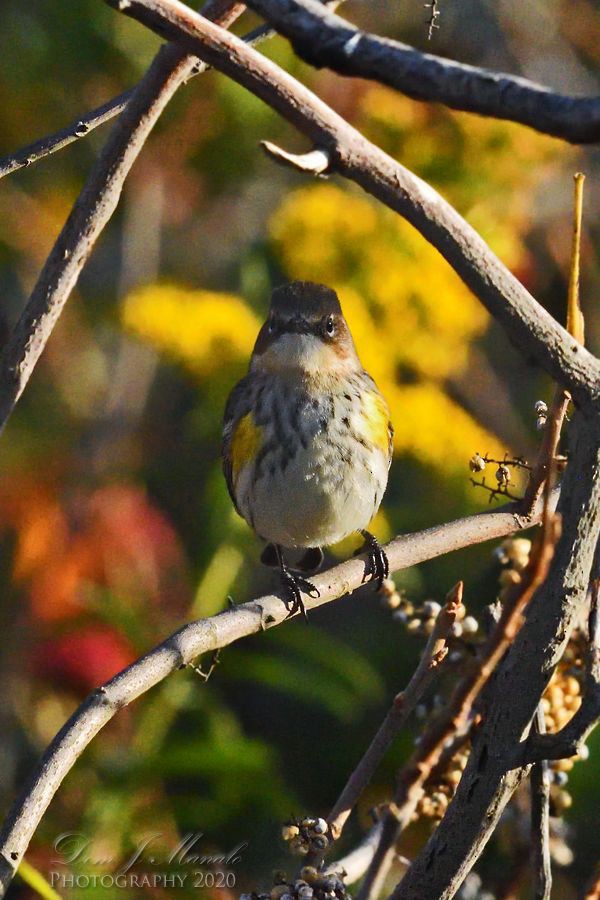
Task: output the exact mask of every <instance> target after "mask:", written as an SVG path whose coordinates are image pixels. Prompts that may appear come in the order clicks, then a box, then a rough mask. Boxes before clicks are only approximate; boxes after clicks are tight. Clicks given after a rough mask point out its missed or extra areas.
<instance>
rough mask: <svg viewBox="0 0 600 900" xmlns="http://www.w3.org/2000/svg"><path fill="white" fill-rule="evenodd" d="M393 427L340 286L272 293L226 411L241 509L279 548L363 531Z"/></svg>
mask: <svg viewBox="0 0 600 900" xmlns="http://www.w3.org/2000/svg"><path fill="white" fill-rule="evenodd" d="M392 434H393V432H392V426H391V424H390V420H389V412H388V408H387V404H386V402H385V400H384V399H383V397H382V395H381V393H380V392H379V390H378V388H377V386H376V384H375V382H374V381H373V379H372V378H371V377H370V375H368V374H367V373H366V372H365V371H364V370H363V368H362V365H361V363H360V361H359V359H358V356H357V354H356V350H355V348H354V344H353V342H352V338H351V336H350V332H349V331H348V328H347V325H346V323H345V321H344V319H343V315H342V312H341V309H340V306H339V301H338V299H337V296H336V295H335V293H334V292H333V291H331V290H329V289H328V288H325V287H324V286H322V285H314V284H311V283H310V282H294V283H292V284H290V285H286V286H284V287H283V288H279V289H277V290H276V291H274V292H273V297H272V301H271V311H270V315H269V319H268V320H267V322H266V323H265V325H264V326H263V328H262V329H261V332H260V334H259V336H258V339H257V342H256V346H255V349H254V352H253V355H252V360H251V364H250V369H249V372H248V374H247V375H246V377H245V378H243V379H242V380H241V381H240V382H239V384H238V385H236V387H235V388H234V390H233V391H232V393H231V395H230V397H229V401H228V403H227V407H226V410H225V419H224V427H223V468H224V473H225V478H226V480H227V485H228V488H229V492H230V494H231V497H232V499H233V502H234V504H235V506H236V509H237V510H238V512H239V513H240V515H242V516H243V517H244V518H245V519H246V521H247V522H248V524H249V525H250V526H251V527H252V528H253V529H254V530H255V531H256V533H257V534H258V535H259V536H260V537H261V538H263V539H264V540H266V541H270V542H272V543H273V544H275V545H278V546H279V547H283V548H313V547H324V546H327V545H330V544H333V543H336V542H337V541H339V540H341V539H342V538H344V537H346V536H347V535H348V534H350V533H352V532H354V531H364V529H366V527H367V525H368V524H369V522H370V521H371V519H372V518H373V516H374V515H375V513H376V512H377V509H378V508H379V504H380V502H381V498H382V496H383V492H384V490H385V487H386V484H387V477H388V468H389V464H390V461H391V453H392Z"/></svg>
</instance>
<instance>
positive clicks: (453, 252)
mask: <svg viewBox="0 0 600 900" xmlns="http://www.w3.org/2000/svg"><path fill="white" fill-rule="evenodd" d="M105 2H106V3H108V5H109V6H113V7H115V8H117V9H121V10H122V12H124V13H125V14H126V15H128V16H131V17H132V18H134V19H138V20H139V21H140V22H142V23H143V24H144V25H146V26H147V27H149V28H151V29H152V30H153V31H156V32H157V34H160V35H162V36H163V37H167V38H169V39H171V40H179V41H180V42H181V45H182V46H185V47H186V48H187V49H188V50H189V52H191V53H195V54H197V55H198V56H199V57H200V58H202V59H204V60H205V62H208V63H210V65H212V66H213V67H214V68H215V69H218V70H219V71H221V72H224V73H225V74H226V75H229V76H230V77H231V78H233V80H234V81H237V82H238V83H239V84H241V85H243V86H244V87H246V88H247V89H248V90H249V91H251V92H252V93H253V94H256V96H257V97H260V98H261V99H262V100H264V101H265V102H266V103H267V104H268V105H269V106H271V107H272V108H273V109H274V110H276V111H277V112H279V113H280V114H281V115H282V116H283V117H284V118H286V119H287V120H288V121H290V122H291V123H292V124H293V125H295V126H296V127H297V128H298V129H299V130H300V131H301V132H303V133H304V134H305V135H306V136H307V137H308V138H309V139H310V140H311V141H312V142H313V144H314V145H315V146H316V147H318V148H320V149H322V150H326V151H329V153H330V156H331V167H330V168H331V170H332V171H335V172H338V173H340V174H342V175H344V176H345V177H346V178H349V179H350V180H352V181H355V182H356V183H357V184H359V185H360V186H361V187H362V188H364V190H366V191H367V192H368V193H371V194H372V195H373V196H375V197H376V198H377V199H378V200H380V201H381V202H382V203H384V204H385V205H386V206H389V207H390V208H391V209H393V210H395V211H396V212H398V213H400V215H402V216H404V217H405V218H406V219H407V220H408V221H409V222H411V224H412V225H414V226H415V228H417V230H418V231H420V232H421V234H422V235H423V236H424V237H425V238H426V239H427V240H428V241H430V242H431V243H432V244H433V246H435V247H436V248H437V250H438V251H439V252H440V253H441V254H442V256H444V258H445V259H446V260H447V261H448V262H449V263H450V265H451V266H452V267H453V268H454V269H455V271H456V272H457V274H458V275H459V276H460V277H461V278H462V279H463V281H464V282H465V284H467V286H468V287H469V288H470V289H471V290H472V291H473V293H474V294H475V295H476V296H477V297H478V298H479V299H480V301H481V302H482V303H483V305H484V306H485V307H486V308H487V309H488V311H489V312H490V313H491V314H492V315H493V316H495V318H496V319H498V321H499V322H500V323H501V325H502V326H503V327H504V328H505V330H506V332H507V333H508V334H509V335H510V337H511V340H512V341H513V342H514V343H515V344H516V345H517V346H518V347H519V348H520V349H521V350H522V351H523V352H524V353H525V354H526V355H528V356H531V357H533V358H535V359H536V361H537V362H538V364H539V365H540V366H542V367H543V368H544V369H545V370H546V371H547V372H548V374H550V375H551V377H553V378H554V379H555V380H556V381H558V382H559V383H561V384H563V385H564V387H565V388H567V389H568V390H570V391H571V393H572V394H573V397H574V399H575V400H577V401H578V402H580V403H583V404H586V403H589V402H590V400H591V399H594V398H596V397H598V396H600V362H599V361H598V360H597V359H595V358H594V357H593V356H592V355H591V354H590V353H588V352H587V351H586V350H585V349H583V348H581V347H579V346H577V347H573V339H572V338H571V337H570V336H569V334H568V333H567V332H566V331H565V329H564V328H562V327H561V326H560V325H559V324H558V322H556V321H555V320H554V319H553V318H552V316H550V314H549V313H548V312H547V311H546V310H545V309H543V307H541V306H540V305H539V304H538V303H537V302H536V301H535V300H534V299H533V297H532V296H531V295H530V294H529V293H528V291H527V290H526V289H525V288H524V287H523V285H522V284H521V283H520V282H519V281H518V279H516V278H515V277H514V276H513V275H512V274H511V273H510V272H509V271H508V269H506V267H505V266H504V265H503V264H502V263H501V262H500V260H499V259H498V257H497V256H495V254H494V253H492V251H491V250H490V248H489V247H488V246H487V244H486V243H485V241H483V240H482V238H481V237H480V236H479V235H478V234H477V232H476V231H475V230H474V229H473V228H472V227H471V226H470V225H469V224H468V223H467V222H466V221H465V220H464V219H463V218H462V217H461V216H460V215H459V214H458V213H457V212H456V210H454V209H453V207H452V206H450V204H449V203H447V202H446V201H445V200H444V199H443V198H442V197H441V196H440V195H439V194H438V193H437V192H436V191H434V190H433V188H432V187H431V186H430V185H428V184H426V183H425V182H424V181H422V180H421V179H420V178H417V177H416V176H415V175H413V174H412V173H411V172H409V171H408V170H407V169H405V168H404V167H403V166H401V165H400V164H399V163H397V162H396V161H395V160H393V159H392V158H391V157H390V156H388V155H387V154H386V153H384V152H383V151H382V150H381V149H379V148H378V147H376V146H375V145H374V144H371V143H370V142H369V141H367V140H366V138H364V137H363V136H362V135H361V134H360V133H359V132H358V131H356V129H354V128H352V126H350V125H349V124H348V123H347V122H346V121H345V119H343V118H342V117H341V116H339V115H338V114H337V113H335V112H333V110H332V109H330V108H329V107H328V106H327V105H326V104H325V103H323V101H321V100H319V99H318V98H317V97H316V96H315V95H314V94H313V93H312V92H311V91H309V90H308V89H307V88H306V87H304V85H302V84H300V82H298V81H297V80H296V79H294V78H292V76H291V75H289V74H288V73H287V72H285V71H283V70H282V69H281V68H279V67H278V66H277V65H275V63H273V62H272V61H271V60H268V59H266V58H265V57H263V56H261V55H260V54H259V53H257V52H256V51H254V50H252V48H250V47H247V46H246V45H245V44H244V43H243V41H241V40H240V39H239V38H236V37H235V35H232V34H230V33H229V32H227V31H224V30H223V29H222V28H219V27H218V26H215V25H214V24H212V23H211V22H208V21H207V20H206V19H204V18H203V17H202V16H199V15H197V14H196V13H194V12H193V11H192V10H190V9H189V8H188V7H186V6H184V5H183V4H182V3H179V2H178V0H127V3H126V4H120V3H119V0H105ZM319 8H320V7H319Z"/></svg>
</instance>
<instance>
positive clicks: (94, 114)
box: [0, 0, 343, 178]
mask: <svg viewBox="0 0 600 900" xmlns="http://www.w3.org/2000/svg"><path fill="white" fill-rule="evenodd" d="M322 2H323V3H324V5H325V6H328V7H330V8H331V9H336V8H337V7H338V6H339V5H340V4H341V3H343V0H322ZM214 18H215V19H216V16H215V17H214ZM223 24H224V23H223ZM276 33H277V32H276V31H275V29H274V28H272V27H271V26H270V25H259V26H258V27H257V28H253V29H252V31H249V32H248V34H245V35H244V38H243V39H244V41H246V43H247V44H250V46H252V47H255V46H256V45H257V44H259V43H261V42H262V41H264V40H267V39H268V38H271V37H273V35H275V34H276ZM207 68H209V67H206V66H198V67H192V69H191V71H190V73H189V75H188V77H187V78H186V81H187V80H188V79H191V78H193V77H194V76H195V75H200V74H202V73H203V72H205V71H206V70H207ZM134 92H135V87H133V88H129V90H127V91H123V93H122V94H119V95H118V96H116V97H113V98H112V99H111V100H107V101H106V103H103V104H102V105H101V106H97V107H96V108H95V109H92V110H90V111H89V112H86V113H84V114H83V115H82V116H80V117H79V118H78V119H76V120H75V121H74V122H71V123H70V124H69V125H66V126H65V127H64V128H61V129H60V130H59V131H56V132H54V134H49V135H46V137H43V138H40V139H39V140H37V141H34V142H33V143H31V144H27V146H25V147H21V148H20V149H19V150H17V151H16V152H15V153H11V154H9V155H8V156H4V157H2V158H0V178H4V176H5V175H11V174H12V173H13V172H17V171H18V170H19V169H24V168H27V167H28V166H31V165H33V163H36V162H38V161H39V160H40V159H44V158H45V157H46V156H50V155H51V154H52V153H56V152H57V151H58V150H62V149H63V148H64V147H68V146H69V144H72V143H73V142H74V141H78V140H80V139H81V138H83V137H87V135H88V134H90V133H91V132H92V131H94V129H96V128H98V126H99V125H104V123H105V122H109V121H110V120H111V119H114V118H115V117H116V116H118V115H119V114H120V113H122V112H123V110H124V109H125V107H126V106H127V104H128V103H129V101H130V100H131V98H132V97H133V94H134Z"/></svg>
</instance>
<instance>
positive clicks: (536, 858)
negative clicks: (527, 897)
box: [529, 704, 552, 900]
mask: <svg viewBox="0 0 600 900" xmlns="http://www.w3.org/2000/svg"><path fill="white" fill-rule="evenodd" d="M533 730H534V732H536V733H537V734H544V733H545V731H546V725H545V721H544V711H543V709H542V706H541V704H540V705H539V706H538V708H537V712H536V715H535V718H534V720H533ZM529 780H530V794H531V851H532V852H531V867H532V874H533V889H534V897H535V898H536V900H550V892H551V890H552V865H551V859H550V769H549V766H548V761H547V760H545V759H543V760H541V761H540V762H539V763H536V764H535V765H534V766H532V768H531V772H530V775H529Z"/></svg>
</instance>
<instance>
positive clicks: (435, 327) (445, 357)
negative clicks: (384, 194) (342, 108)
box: [270, 184, 505, 483]
mask: <svg viewBox="0 0 600 900" xmlns="http://www.w3.org/2000/svg"><path fill="white" fill-rule="evenodd" d="M315 223H318V225H315ZM270 231H271V235H272V238H273V242H274V244H275V247H276V250H277V252H278V255H279V257H280V258H281V260H282V263H283V266H284V268H285V270H286V272H287V273H288V274H289V275H290V277H291V278H305V279H309V280H314V281H324V282H327V283H329V284H330V285H332V286H333V287H334V288H336V290H337V291H338V293H339V295H340V299H341V302H342V306H343V309H344V313H345V315H346V318H347V320H348V324H349V325H350V329H351V331H352V334H353V336H354V339H355V342H356V345H357V348H358V351H359V354H360V357H361V360H362V362H363V365H364V366H365V368H366V369H367V370H368V371H369V372H370V373H371V374H372V375H373V377H374V378H375V380H376V381H377V383H378V384H379V386H380V388H381V390H382V391H383V393H384V395H385V396H386V398H387V400H388V403H389V404H390V409H391V413H392V421H393V423H394V427H395V438H394V443H395V449H396V452H397V453H402V452H408V453H411V454H412V455H414V456H415V457H416V458H417V459H419V460H420V461H422V462H423V463H425V464H427V465H433V466H443V467H444V468H446V469H447V468H448V466H450V467H452V468H464V467H465V465H466V460H467V459H468V458H469V456H470V455H471V453H472V452H474V450H475V449H476V448H477V447H485V448H488V449H489V452H493V453H500V452H504V449H505V448H502V447H501V445H500V442H499V440H498V439H497V438H494V437H493V436H492V435H490V434H489V433H488V432H486V431H485V429H483V428H482V427H481V426H479V425H478V424H477V423H476V422H475V420H474V419H473V418H472V417H471V416H470V415H469V414H468V413H467V412H466V411H465V410H464V409H463V408H462V407H461V406H460V405H459V404H458V403H456V402H455V401H454V400H453V399H451V398H450V396H449V395H448V394H447V393H446V391H445V390H444V386H443V383H444V381H445V380H446V379H448V378H449V377H451V376H452V375H456V374H459V373H460V372H461V371H463V370H464V369H465V367H466V365H467V362H468V353H469V346H470V343H471V341H472V340H473V339H475V338H476V337H479V336H480V335H481V334H483V332H484V331H485V328H486V326H487V314H486V313H485V311H484V310H483V309H482V307H481V305H480V304H479V302H478V301H477V300H475V298H474V297H473V296H472V294H471V293H470V292H469V291H468V290H467V288H466V287H465V286H464V285H463V283H462V282H461V281H460V280H459V279H458V277H457V276H456V275H455V274H454V272H453V271H452V270H451V268H450V267H449V266H448V265H447V263H446V262H445V261H444V260H443V259H442V258H441V257H440V256H439V254H438V253H437V251H435V250H434V249H433V247H431V245H430V244H428V243H427V242H426V241H425V240H424V239H423V238H421V236H420V235H419V234H418V233H417V232H416V231H415V230H414V229H413V228H412V227H411V226H410V225H408V224H407V223H406V222H404V220H402V219H400V218H399V217H398V216H395V215H394V214H393V213H391V212H389V211H388V210H386V209H384V208H382V207H377V206H376V205H375V204H374V203H373V202H372V201H370V200H369V199H368V198H367V197H361V196H360V195H355V194H354V193H348V192H346V191H343V190H341V189H340V188H337V187H335V186H334V185H330V184H319V185H311V186H308V187H303V188H300V189H299V190H297V191H295V192H293V193H291V194H290V195H288V197H287V198H286V199H285V200H284V201H283V203H282V204H281V205H280V207H279V209H278V210H277V211H276V212H275V214H274V215H273V216H272V218H271V222H270ZM406 382H408V383H406ZM465 483H467V480H466V479H465Z"/></svg>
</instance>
